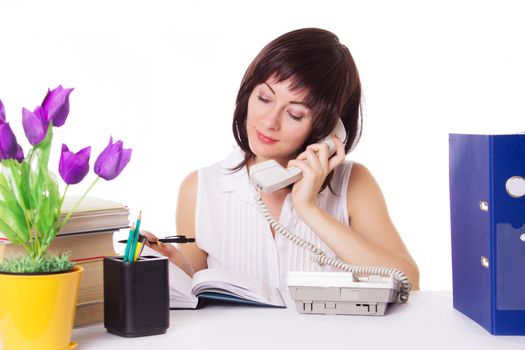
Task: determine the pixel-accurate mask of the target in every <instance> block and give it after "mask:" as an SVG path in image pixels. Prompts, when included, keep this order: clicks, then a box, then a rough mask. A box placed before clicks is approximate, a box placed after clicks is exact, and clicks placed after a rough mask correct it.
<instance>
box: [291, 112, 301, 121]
mask: <svg viewBox="0 0 525 350" xmlns="http://www.w3.org/2000/svg"><path fill="white" fill-rule="evenodd" d="M288 115H289V116H290V118H292V119H293V120H296V121H298V122H300V121H301V120H302V119H303V117H299V116H296V115H294V114H292V113H290V112H288Z"/></svg>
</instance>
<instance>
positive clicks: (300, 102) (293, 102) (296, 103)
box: [264, 82, 308, 108]
mask: <svg viewBox="0 0 525 350" xmlns="http://www.w3.org/2000/svg"><path fill="white" fill-rule="evenodd" d="M264 85H266V86H267V87H268V89H270V91H271V92H272V93H273V94H274V95H275V91H274V90H273V89H272V87H271V86H270V85H269V84H268V83H267V82H264ZM290 104H295V105H303V106H305V107H306V108H308V106H307V105H306V104H305V103H304V102H302V101H290Z"/></svg>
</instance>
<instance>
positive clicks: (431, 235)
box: [0, 0, 525, 290]
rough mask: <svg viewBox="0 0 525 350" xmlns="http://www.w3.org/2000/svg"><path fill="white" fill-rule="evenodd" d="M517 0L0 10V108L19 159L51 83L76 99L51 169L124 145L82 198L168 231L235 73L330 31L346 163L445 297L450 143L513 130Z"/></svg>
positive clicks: (424, 282) (519, 84)
mask: <svg viewBox="0 0 525 350" xmlns="http://www.w3.org/2000/svg"><path fill="white" fill-rule="evenodd" d="M520 2H521V1H504V0H503V1H502V0H498V1H496V0H494V1H457V0H456V1H399V0H398V1H348V0H346V1H328V0H324V1H318V0H317V1H304V0H302V1H283V0H280V1H274V0H260V1H238V2H235V1H224V0H222V1H204V0H200V1H152V0H148V1H143V2H134V1H83V2H79V1H45V2H44V1H6V0H0V99H2V101H3V102H4V104H5V106H6V110H7V118H8V121H9V122H10V123H11V125H12V126H13V128H14V129H15V132H16V133H17V135H18V139H19V142H20V143H21V144H22V145H23V146H24V147H25V149H26V150H27V147H28V143H27V141H26V139H25V137H24V135H23V131H22V127H21V109H22V107H26V108H29V109H33V108H34V107H35V106H36V105H38V104H40V103H41V101H42V99H43V97H44V95H45V92H46V91H47V88H48V87H50V88H54V87H56V86H57V85H58V84H62V85H63V86H64V87H75V91H74V92H73V93H72V95H71V99H70V101H71V113H70V116H69V118H68V121H67V123H66V125H65V126H64V127H62V128H60V129H56V130H55V132H56V134H55V135H56V137H55V144H54V154H53V159H52V162H53V163H54V164H55V165H54V166H55V167H57V164H58V156H59V153H60V145H61V143H62V142H65V143H66V144H67V145H68V146H69V147H70V149H72V150H73V151H75V152H76V151H78V150H79V149H80V148H82V147H85V146H87V145H92V146H93V150H92V153H93V155H92V157H93V160H92V164H93V162H94V159H95V157H96V156H97V155H98V153H99V152H100V151H101V150H102V149H103V148H104V147H105V146H106V144H107V142H108V139H109V136H110V135H113V136H114V138H115V139H121V140H124V144H125V146H126V147H131V148H133V155H132V159H131V163H130V165H129V166H128V167H127V168H126V169H125V170H124V172H123V173H122V175H121V176H120V177H119V178H117V179H116V180H114V181H113V182H111V183H106V182H101V183H99V184H98V185H97V186H96V187H95V189H94V190H93V191H92V194H93V195H98V196H102V197H106V198H111V199H115V200H118V201H121V202H124V203H126V204H127V205H129V206H130V208H131V210H132V215H133V216H134V215H136V214H137V212H138V211H139V210H140V209H142V210H143V228H146V229H150V230H152V231H154V232H155V233H157V234H158V235H161V236H162V235H167V234H174V233H175V215H174V213H175V208H176V199H177V192H178V186H179V184H180V182H181V180H182V179H183V178H184V176H186V175H187V174H188V173H189V172H190V171H192V170H194V169H197V168H198V167H201V166H206V165H209V164H211V163H213V162H216V161H218V160H221V159H222V158H223V157H224V156H225V155H226V154H227V153H228V152H229V151H230V150H231V149H232V147H233V145H234V140H233V137H232V134H231V118H232V113H233V109H234V103H235V96H236V93H237V89H238V86H239V82H240V80H241V77H242V75H243V74H244V71H245V69H246V67H247V65H248V64H249V63H250V62H251V60H252V59H253V58H254V57H255V55H256V54H257V53H258V52H259V50H260V49H261V48H262V47H263V46H264V45H265V44H267V43H268V42H269V41H270V40H272V39H274V38H275V37H277V36H279V35H281V34H283V33H285V32H287V31H289V30H292V29H297V28H300V27H321V28H325V29H328V30H331V31H333V32H334V33H336V34H337V35H338V36H339V38H340V40H341V41H342V42H343V43H344V44H346V45H347V46H348V47H349V48H350V51H351V52H352V54H353V56H354V59H355V61H356V63H357V65H358V68H359V70H360V75H361V80H362V85H363V91H364V97H365V100H366V116H365V122H364V130H363V137H362V139H361V143H360V144H359V145H358V147H357V149H356V151H355V152H353V153H352V154H350V155H349V156H348V158H349V159H354V160H356V161H359V162H361V163H363V164H365V165H366V166H368V167H369V169H370V170H371V171H372V173H373V174H374V175H375V177H376V179H377V181H378V182H379V184H380V186H381V187H382V189H383V192H384V195H385V197H386V200H387V203H388V206H389V209H390V213H391V216H392V218H393V220H394V222H395V224H396V226H397V228H398V230H399V232H400V233H401V235H402V237H403V239H404V241H405V242H406V244H407V246H408V248H409V250H410V251H411V253H412V255H413V256H414V258H415V259H416V261H417V263H418V265H419V267H420V271H421V288H422V289H427V290H428V289H450V288H451V286H452V283H451V261H450V228H449V202H448V133H449V132H468V133H478V132H479V133H501V132H517V131H521V130H523V129H525V126H524V118H523V116H524V114H525V113H524V112H525V105H524V104H525V102H524V101H525V99H524V98H523V92H524V84H525V68H524V65H525V45H524V44H523V40H524V39H523V34H524V33H525V21H524V20H523V18H524V15H525V12H524V11H523V5H521V4H520ZM92 179H93V175H90V178H88V180H92ZM85 182H89V181H86V180H85ZM86 185H87V184H86ZM86 185H84V187H85V186H86ZM82 188H83V187H82V185H79V187H78V188H76V189H74V190H72V193H74V192H76V193H80V192H81V191H82ZM180 233H181V234H183V232H180Z"/></svg>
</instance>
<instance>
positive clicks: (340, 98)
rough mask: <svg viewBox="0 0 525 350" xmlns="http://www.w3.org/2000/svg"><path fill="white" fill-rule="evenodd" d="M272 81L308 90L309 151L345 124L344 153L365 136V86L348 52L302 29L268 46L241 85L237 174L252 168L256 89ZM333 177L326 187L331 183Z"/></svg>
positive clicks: (318, 32) (323, 34)
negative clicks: (251, 113) (250, 118)
mask: <svg viewBox="0 0 525 350" xmlns="http://www.w3.org/2000/svg"><path fill="white" fill-rule="evenodd" d="M270 78H274V79H276V80H277V82H282V81H285V80H287V79H290V80H291V86H290V88H291V89H292V90H295V91H297V90H299V91H300V90H305V91H307V96H306V99H305V101H304V102H305V105H306V106H307V107H308V108H309V109H310V110H311V111H312V116H313V120H312V132H311V134H310V135H309V137H308V138H307V139H306V141H305V144H304V145H303V147H301V151H302V150H303V149H304V148H306V146H307V145H309V144H312V143H316V142H318V141H319V140H321V139H322V138H324V137H326V136H328V135H329V134H330V132H331V131H332V130H333V129H334V127H335V125H336V123H337V118H341V120H342V122H343V124H344V126H345V129H346V140H345V142H346V145H345V152H346V153H348V152H349V151H350V150H351V149H353V147H355V145H356V144H357V142H358V140H359V137H360V135H361V119H362V115H361V111H362V110H361V82H360V80H359V73H358V71H357V67H356V65H355V63H354V60H353V58H352V55H351V54H350V51H349V50H348V48H347V47H346V46H345V45H343V44H341V43H340V42H339V38H338V37H337V36H336V35H335V34H333V33H331V32H329V31H327V30H323V29H318V28H304V29H298V30H294V31H291V32H289V33H286V34H284V35H281V36H280V37H278V38H277V39H275V40H273V41H272V42H270V43H269V44H268V45H266V46H265V47H264V48H263V49H262V51H261V52H260V53H259V54H258V55H257V57H255V59H254V60H253V62H252V63H251V64H250V66H249V67H248V69H247V70H246V73H245V74H244V77H243V79H242V81H241V86H240V88H239V92H238V94H237V100H236V106H235V112H234V115H233V125H232V129H233V135H234V137H235V140H236V142H237V144H238V145H239V147H240V148H241V149H242V150H243V151H244V152H245V159H244V161H243V162H241V163H240V164H239V165H238V166H237V167H236V168H235V169H233V170H239V169H241V168H242V167H243V166H245V165H246V164H248V163H249V162H250V161H251V160H252V159H253V158H254V157H255V155H254V154H253V153H252V151H251V149H250V146H249V144H248V135H247V130H246V119H247V114H248V113H247V112H248V100H249V97H250V95H251V93H252V91H253V89H254V88H255V87H256V86H257V85H259V84H262V83H264V82H265V81H267V80H268V79H270ZM332 175H333V174H332V173H331V174H330V175H329V176H328V177H327V179H326V181H325V183H324V184H323V187H322V188H321V190H322V189H324V188H325V187H326V185H327V184H329V183H330V180H331V178H332Z"/></svg>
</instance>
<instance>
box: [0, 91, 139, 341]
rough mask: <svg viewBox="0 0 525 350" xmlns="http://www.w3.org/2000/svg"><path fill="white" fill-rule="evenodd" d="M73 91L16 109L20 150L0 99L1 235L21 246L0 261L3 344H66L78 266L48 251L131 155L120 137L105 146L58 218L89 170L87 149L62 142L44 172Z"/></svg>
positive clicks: (53, 94)
mask: <svg viewBox="0 0 525 350" xmlns="http://www.w3.org/2000/svg"><path fill="white" fill-rule="evenodd" d="M72 91H73V89H64V88H62V86H58V87H57V88H56V89H54V90H48V92H47V94H46V96H45V98H44V100H43V102H42V104H41V105H40V106H38V107H36V109H35V110H34V111H33V112H31V111H30V110H27V109H25V108H23V110H22V125H23V128H24V132H25V135H26V137H27V139H28V141H29V143H30V144H31V146H32V147H31V148H30V149H29V151H28V152H27V154H26V155H25V154H24V152H23V150H22V147H21V146H20V145H19V144H18V141H17V138H16V136H15V135H14V133H13V131H12V129H11V127H10V126H9V123H8V122H7V121H6V113H5V108H4V105H3V103H2V101H0V160H1V165H0V232H1V233H3V235H5V237H6V238H7V239H8V240H9V241H11V244H16V245H20V246H22V247H23V248H24V250H25V255H21V256H17V257H13V258H10V259H7V260H4V261H1V262H0V341H1V342H2V344H3V348H4V349H6V350H7V349H10V350H14V349H24V350H26V349H33V350H36V349H68V348H74V347H75V346H76V344H75V343H70V341H71V333H72V327H73V322H74V318H75V307H76V302H77V294H78V285H79V282H80V275H81V273H82V268H81V267H80V266H75V265H74V264H73V263H72V262H70V261H69V256H68V254H67V253H63V254H61V255H48V254H46V253H47V248H48V247H49V245H50V244H51V242H52V241H53V239H54V238H55V237H56V235H57V233H58V232H59V231H60V229H61V227H63V225H64V224H65V223H66V222H67V221H68V220H69V218H70V217H71V214H72V213H73V212H74V211H75V209H76V208H77V207H78V205H79V204H80V202H81V201H82V200H83V199H84V197H85V196H86V194H87V193H88V192H89V191H90V190H91V188H93V186H94V185H95V183H96V182H97V181H98V179H99V178H103V179H105V180H112V179H114V178H115V177H117V176H118V175H119V174H120V173H121V172H122V170H123V169H124V167H125V166H126V165H127V163H128V162H129V160H130V157H131V149H124V148H123V143H122V141H118V142H116V143H113V139H112V138H110V141H109V144H108V146H107V147H106V148H105V149H104V150H103V151H102V153H100V155H99V156H98V158H97V160H96V161H95V165H94V171H95V173H96V174H97V175H98V176H97V177H96V178H95V180H94V181H93V183H92V184H91V185H90V186H89V188H88V189H87V190H86V192H85V193H84V194H83V195H82V196H81V197H80V199H79V200H78V202H77V203H76V205H75V206H73V210H71V211H70V212H69V213H68V215H67V216H66V217H65V218H64V219H63V220H61V216H60V214H61V208H62V203H63V201H64V198H65V195H66V192H67V189H68V188H69V186H70V185H73V184H77V183H79V182H81V181H82V180H83V179H84V177H85V176H86V175H87V173H88V172H89V158H90V153H91V147H86V148H84V149H82V150H80V151H79V152H77V153H74V152H72V151H70V150H69V149H68V147H67V146H66V145H65V144H64V145H62V150H61V156H60V162H59V169H58V171H59V174H60V177H61V178H62V179H63V180H64V182H65V184H66V187H65V189H64V191H63V193H62V194H60V189H59V185H58V180H57V177H56V176H55V175H54V174H53V172H52V171H50V170H49V167H48V164H49V155H50V152H51V145H52V141H53V127H61V126H63V125H64V123H65V121H66V119H67V116H68V114H69V95H70V93H71V92H72Z"/></svg>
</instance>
